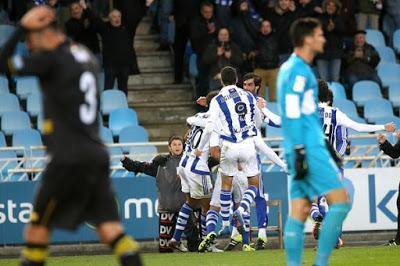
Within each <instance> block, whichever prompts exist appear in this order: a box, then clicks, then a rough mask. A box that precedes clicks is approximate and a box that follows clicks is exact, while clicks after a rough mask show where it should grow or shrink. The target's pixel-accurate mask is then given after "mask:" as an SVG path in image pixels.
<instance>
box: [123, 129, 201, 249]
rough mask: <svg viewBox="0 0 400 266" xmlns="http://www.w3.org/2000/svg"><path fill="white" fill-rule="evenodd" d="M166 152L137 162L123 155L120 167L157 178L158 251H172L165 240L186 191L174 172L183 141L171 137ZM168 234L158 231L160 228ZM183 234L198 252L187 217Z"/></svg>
mask: <svg viewBox="0 0 400 266" xmlns="http://www.w3.org/2000/svg"><path fill="white" fill-rule="evenodd" d="M168 148H169V154H168V155H157V156H156V157H154V159H153V160H152V162H150V163H149V162H139V161H134V160H131V159H129V158H128V157H126V156H124V157H123V158H122V159H121V162H122V166H123V167H124V168H125V169H126V170H128V171H131V172H134V173H135V174H137V173H144V174H147V175H150V176H153V177H155V178H156V184H157V194H158V202H159V205H158V210H157V212H158V213H159V228H160V231H159V232H160V236H159V251H160V252H172V249H171V248H169V247H168V244H167V243H168V241H169V240H170V239H171V238H172V235H173V233H174V228H175V224H176V219H177V217H178V213H179V210H180V208H181V207H182V205H183V204H184V203H185V200H186V198H185V194H184V193H183V192H182V191H181V179H180V178H179V176H178V175H177V171H176V168H177V167H178V165H179V162H180V160H181V157H182V153H183V140H182V138H181V137H178V136H172V137H170V139H169V141H168ZM166 227H168V229H170V230H164V231H166V232H170V233H161V228H164V229H165V228H166ZM185 235H186V237H187V242H188V248H189V250H190V251H197V245H198V239H199V231H198V229H197V228H196V226H195V224H194V222H193V221H192V220H191V219H190V220H189V221H188V224H187V226H186V230H185Z"/></svg>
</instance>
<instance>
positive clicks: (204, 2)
mask: <svg viewBox="0 0 400 266" xmlns="http://www.w3.org/2000/svg"><path fill="white" fill-rule="evenodd" d="M203 6H210V7H212V8H214V4H213V3H211V2H210V1H207V0H206V1H202V2H201V4H200V9H202V8H203Z"/></svg>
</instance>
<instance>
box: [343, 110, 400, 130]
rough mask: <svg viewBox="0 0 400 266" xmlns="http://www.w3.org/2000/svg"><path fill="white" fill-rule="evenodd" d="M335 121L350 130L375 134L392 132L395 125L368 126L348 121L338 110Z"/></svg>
mask: <svg viewBox="0 0 400 266" xmlns="http://www.w3.org/2000/svg"><path fill="white" fill-rule="evenodd" d="M336 120H337V123H338V125H341V126H345V127H347V128H351V129H353V130H355V131H357V132H375V131H382V130H385V131H387V132H394V130H395V129H396V125H395V124H394V123H388V124H385V125H370V124H363V123H358V122H356V121H354V120H352V119H350V118H349V117H348V116H347V115H346V114H344V113H343V112H342V111H340V110H339V109H338V110H337V111H336Z"/></svg>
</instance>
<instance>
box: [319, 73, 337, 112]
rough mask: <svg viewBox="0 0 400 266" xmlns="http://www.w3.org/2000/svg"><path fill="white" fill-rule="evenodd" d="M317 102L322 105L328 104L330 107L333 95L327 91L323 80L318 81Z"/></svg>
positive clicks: (327, 88) (327, 86)
mask: <svg viewBox="0 0 400 266" xmlns="http://www.w3.org/2000/svg"><path fill="white" fill-rule="evenodd" d="M318 101H319V102H322V103H327V102H329V103H330V105H331V106H332V103H333V93H332V91H331V90H330V89H329V85H328V83H327V82H326V81H325V80H323V79H318Z"/></svg>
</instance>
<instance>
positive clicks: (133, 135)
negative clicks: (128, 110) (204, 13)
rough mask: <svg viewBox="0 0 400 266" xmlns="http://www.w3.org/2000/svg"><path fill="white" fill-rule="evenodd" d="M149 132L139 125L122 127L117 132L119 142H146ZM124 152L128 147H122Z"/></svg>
mask: <svg viewBox="0 0 400 266" xmlns="http://www.w3.org/2000/svg"><path fill="white" fill-rule="evenodd" d="M148 141H149V134H148V133H147V131H146V129H144V128H143V127H141V126H139V125H132V126H128V127H124V128H123V129H122V130H121V132H120V134H119V143H132V142H148ZM123 151H124V152H128V151H129V148H127V147H124V148H123Z"/></svg>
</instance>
